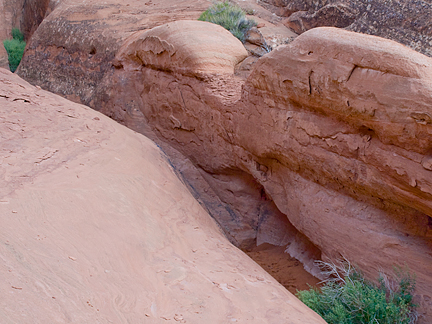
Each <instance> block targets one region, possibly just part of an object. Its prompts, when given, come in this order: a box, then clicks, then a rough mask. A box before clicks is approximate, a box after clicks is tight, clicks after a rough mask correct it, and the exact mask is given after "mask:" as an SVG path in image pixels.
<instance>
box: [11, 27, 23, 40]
mask: <svg viewBox="0 0 432 324" xmlns="http://www.w3.org/2000/svg"><path fill="white" fill-rule="evenodd" d="M12 38H13V39H16V40H18V41H20V42H23V41H24V35H23V33H21V31H20V30H19V29H18V28H12Z"/></svg>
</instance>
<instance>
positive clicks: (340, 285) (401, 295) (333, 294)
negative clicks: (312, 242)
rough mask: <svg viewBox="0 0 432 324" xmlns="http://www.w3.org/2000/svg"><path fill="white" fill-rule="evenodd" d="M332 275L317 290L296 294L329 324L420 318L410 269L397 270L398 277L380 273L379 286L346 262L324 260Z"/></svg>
mask: <svg viewBox="0 0 432 324" xmlns="http://www.w3.org/2000/svg"><path fill="white" fill-rule="evenodd" d="M321 266H323V267H324V268H325V269H326V273H327V274H329V275H331V277H330V279H328V280H326V281H325V285H324V286H323V287H322V288H321V290H318V289H316V288H312V289H310V290H303V291H299V292H298V293H297V297H298V298H299V299H300V300H301V301H302V302H303V303H305V304H306V305H307V306H309V307H310V308H311V309H313V310H314V311H315V312H317V313H318V314H319V315H321V317H322V318H323V319H324V320H325V321H326V322H327V323H329V324H395V323H398V324H413V323H415V322H416V321H417V317H416V312H415V307H416V305H414V303H413V300H412V299H413V296H412V294H413V292H414V289H415V279H414V277H413V276H412V275H411V274H410V273H409V272H408V271H402V270H401V269H398V270H397V271H395V273H396V279H393V280H389V279H388V278H387V277H385V276H383V275H381V276H380V278H379V280H378V285H375V284H374V283H372V282H370V281H368V280H366V279H365V278H364V277H363V275H362V274H361V273H360V272H358V271H357V270H356V269H355V268H353V267H352V266H351V265H350V264H349V263H347V262H345V263H343V264H342V266H335V265H334V264H329V263H321Z"/></svg>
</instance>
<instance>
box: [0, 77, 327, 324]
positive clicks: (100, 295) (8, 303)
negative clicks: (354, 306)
mask: <svg viewBox="0 0 432 324" xmlns="http://www.w3.org/2000/svg"><path fill="white" fill-rule="evenodd" d="M0 103H1V107H2V109H1V116H0V129H1V134H2V143H3V144H2V149H1V151H0V154H1V156H2V165H1V168H0V174H1V178H0V179H1V180H0V181H1V186H0V188H1V192H0V210H1V213H0V214H1V224H2V226H1V229H0V255H1V257H2V262H1V263H0V276H1V277H2V280H1V282H0V295H1V298H0V306H1V318H2V322H5V323H9V322H10V323H110V322H112V323H139V322H142V321H145V322H146V323H162V322H165V321H172V322H176V323H177V322H179V323H197V324H198V323H199V324H201V323H226V322H227V321H230V322H231V321H232V322H235V321H237V322H240V323H245V322H247V321H251V322H259V323H274V324H279V323H292V324H296V323H298V324H300V323H310V324H316V323H323V324H324V323H325V322H324V321H323V320H322V319H321V318H320V317H319V316H318V315H316V314H315V313H314V312H312V311H311V310H310V309H308V308H307V307H306V306H305V305H303V304H302V303H301V302H300V301H298V300H297V299H296V298H295V297H294V296H293V295H292V294H291V293H289V292H288V291H287V290H286V289H285V288H283V287H282V286H281V285H280V284H279V283H277V282H276V281H275V280H274V279H273V278H272V277H271V276H270V275H268V274H267V273H266V272H265V271H264V270H263V269H261V268H260V267H259V266H258V265H257V264H255V263H254V262H253V261H252V260H251V259H249V258H248V257H247V256H246V255H245V254H244V253H243V252H241V251H240V250H238V249H237V248H235V247H234V246H233V245H231V244H230V243H229V242H228V241H227V239H226V238H225V237H224V236H223V234H222V233H221V231H220V229H219V228H218V227H217V225H216V223H215V222H214V221H213V220H212V219H211V217H210V216H209V215H208V214H207V213H206V212H205V211H204V210H203V208H202V207H201V206H200V205H199V204H198V202H197V201H196V200H195V199H194V198H193V197H192V195H191V194H190V193H189V191H188V190H187V189H186V187H185V186H184V185H183V184H182V183H181V182H180V181H179V179H178V177H177V175H176V174H175V172H174V170H173V169H172V168H171V167H170V165H169V162H168V160H167V158H166V156H165V155H164V154H163V153H162V151H161V150H160V149H159V148H158V147H157V146H156V145H155V144H154V143H153V142H151V141H150V140H149V139H147V138H146V137H144V136H142V135H140V134H137V133H136V132H133V131H131V130H129V129H127V128H126V127H124V126H121V125H119V124H118V123H116V122H114V121H112V120H110V119H109V118H107V117H105V116H103V115H102V114H100V113H97V112H95V111H94V110H92V109H90V108H88V107H85V106H81V105H78V104H74V103H72V102H70V101H67V100H66V99H63V98H61V97H58V96H56V95H53V94H51V93H49V92H46V91H43V90H40V89H38V88H35V87H33V86H30V85H29V84H28V83H26V82H24V81H23V80H21V79H20V78H18V77H17V76H15V75H13V74H12V73H10V72H8V71H6V70H4V69H0Z"/></svg>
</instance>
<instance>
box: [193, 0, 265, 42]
mask: <svg viewBox="0 0 432 324" xmlns="http://www.w3.org/2000/svg"><path fill="white" fill-rule="evenodd" d="M198 20H201V21H208V22H211V23H214V24H218V25H220V26H222V27H224V28H225V29H227V30H229V31H230V32H231V34H233V35H234V36H235V37H237V38H238V39H239V40H240V41H241V42H242V43H244V41H245V39H246V37H247V34H248V32H249V30H250V29H251V28H252V27H254V26H256V25H257V23H256V22H255V21H253V20H249V19H247V18H246V14H245V12H244V11H243V10H242V9H241V8H240V7H239V6H237V5H234V4H232V3H230V2H229V1H224V2H216V3H214V4H213V5H212V6H211V7H210V8H208V9H207V10H206V11H204V12H203V13H202V14H201V16H200V17H199V18H198Z"/></svg>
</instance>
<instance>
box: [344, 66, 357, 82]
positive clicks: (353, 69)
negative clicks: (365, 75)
mask: <svg viewBox="0 0 432 324" xmlns="http://www.w3.org/2000/svg"><path fill="white" fill-rule="evenodd" d="M357 68H358V65H355V64H354V67H353V68H352V70H351V72H350V74H349V75H348V78H347V80H346V82H348V81H349V80H350V79H351V76H352V75H353V73H354V71H355V69H357Z"/></svg>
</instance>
